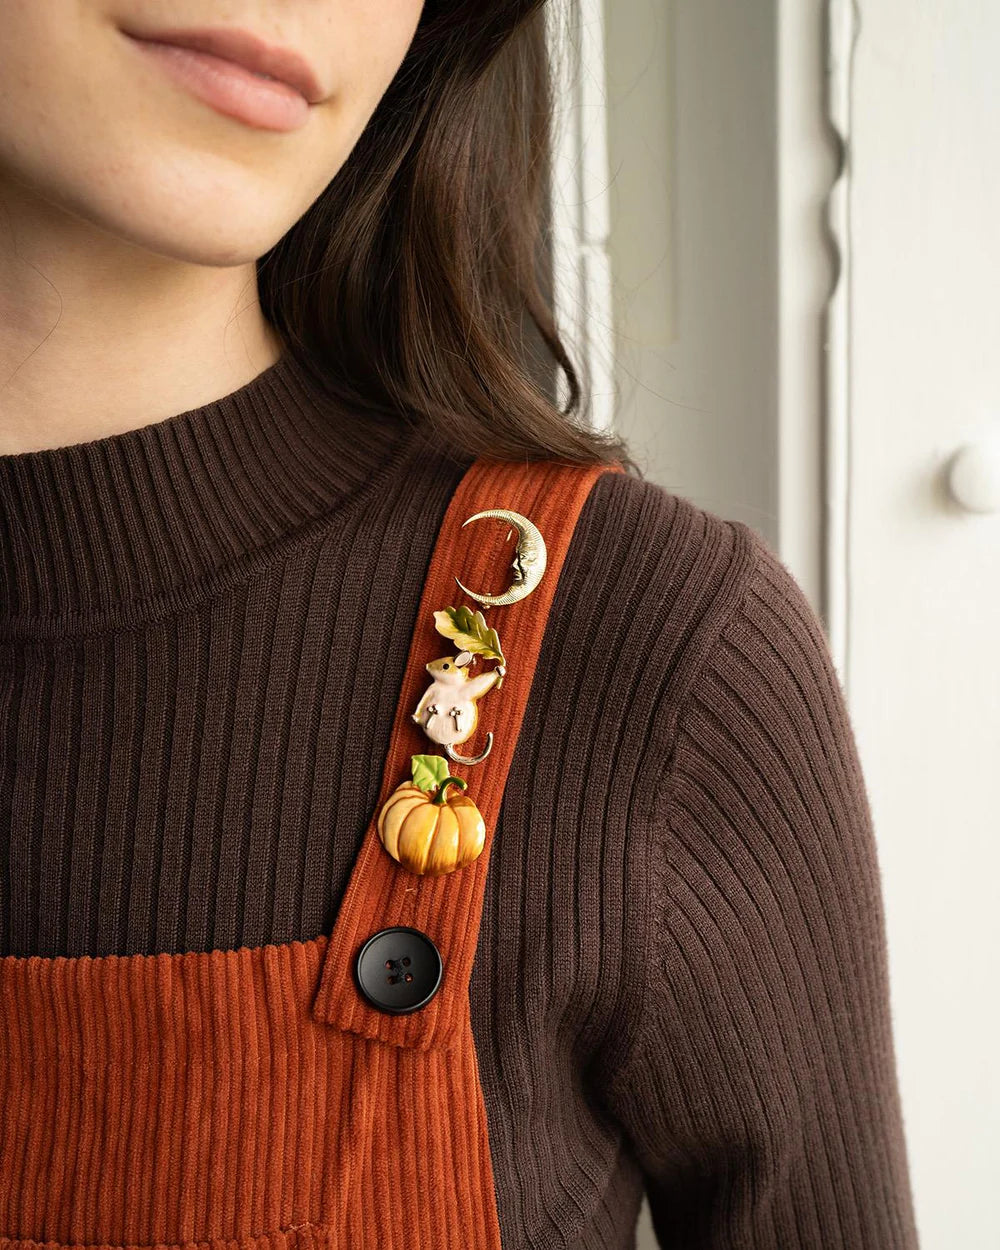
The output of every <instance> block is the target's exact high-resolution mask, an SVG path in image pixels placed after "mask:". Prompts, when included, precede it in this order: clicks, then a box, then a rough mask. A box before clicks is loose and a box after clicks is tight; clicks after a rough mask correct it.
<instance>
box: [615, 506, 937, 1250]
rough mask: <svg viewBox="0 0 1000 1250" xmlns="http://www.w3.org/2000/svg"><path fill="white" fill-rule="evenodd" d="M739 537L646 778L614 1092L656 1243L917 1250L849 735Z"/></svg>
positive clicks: (794, 594)
mask: <svg viewBox="0 0 1000 1250" xmlns="http://www.w3.org/2000/svg"><path fill="white" fill-rule="evenodd" d="M741 528H744V529H745V530H747V527H742V526H741ZM747 532H748V533H750V534H752V535H753V538H752V543H753V546H754V549H755V559H754V561H753V563H752V565H751V566H750V571H749V573H748V574H747V575H746V583H745V591H744V593H743V594H742V596H741V597H739V599H738V606H737V607H736V608H735V610H734V611H733V612H732V615H731V616H730V617H729V619H728V621H727V622H725V623H724V625H723V627H722V628H721V631H720V634H719V636H718V639H717V642H716V644H715V645H714V646H713V647H712V648H711V649H710V652H709V654H708V656H707V658H706V659H705V661H704V662H703V663H702V664H701V665H700V668H699V670H698V672H697V674H696V676H695V677H694V678H693V680H692V683H691V686H690V688H689V689H688V691H687V693H686V695H685V697H684V702H683V705H682V707H681V709H680V712H679V716H678V721H677V731H676V734H675V737H674V741H673V744H672V749H671V750H670V751H669V754H668V757H667V758H666V759H665V761H664V765H663V771H662V773H661V778H660V785H659V788H658V791H657V794H656V803H655V808H654V810H655V812H656V820H655V829H654V835H655V836H654V845H653V847H652V850H651V861H650V874H649V883H650V886H651V897H650V899H649V907H650V912H649V920H650V923H649V944H650V945H649V948H648V951H647V959H646V967H647V968H648V973H649V975H648V976H647V978H646V983H645V987H644V992H643V1006H642V1015H641V1019H640V1023H639V1027H638V1030H637V1032H636V1035H635V1037H634V1038H633V1042H632V1044H631V1046H630V1050H629V1054H628V1057H627V1059H626V1060H625V1062H624V1065H623V1066H622V1067H621V1068H619V1070H618V1072H617V1073H616V1076H615V1078H614V1080H613V1092H612V1095H611V1096H612V1098H613V1101H614V1105H615V1111H616V1113H617V1115H618V1117H619V1119H620V1120H621V1121H622V1122H623V1123H624V1124H625V1126H626V1128H627V1130H628V1132H629V1133H630V1136H631V1138H632V1141H633V1145H634V1149H635V1152H636V1157H637V1158H638V1160H639V1163H640V1165H641V1167H642V1169H643V1172H644V1175H645V1178H646V1192H647V1195H648V1198H649V1201H650V1206H651V1210H652V1215H653V1221H654V1227H655V1229H656V1233H657V1237H658V1240H659V1243H660V1245H661V1246H662V1247H663V1248H664V1250H673V1248H675V1247H676V1248H677V1250H681V1248H683V1250H723V1248H725V1250H736V1248H737V1247H739V1248H740V1250H751V1248H752V1250H779V1247H780V1250H807V1248H808V1250H913V1248H914V1247H916V1245H917V1234H916V1230H915V1223H914V1214H913V1207H912V1197H911V1190H910V1181H909V1175H908V1164H907V1149H906V1143H905V1137H904V1131H903V1121H902V1110H901V1105H900V1098H899V1090H898V1084H897V1074H896V1067H895V1056H894V1041H893V1031H892V1024H891V1019H890V1007H889V987H888V976H887V950H886V941H885V928H884V916H883V904H882V895H881V884H880V870H879V864H878V858H877V853H876V846H875V842H874V836H873V828H872V821H871V815H870V811H869V805H868V799H867V795H866V790H865V783H864V780H863V777H862V772H861V769H860V766H859V759H858V754H857V750H856V746H855V740H854V736H853V731H852V727H851V723H850V720H849V718H848V714H847V711H846V708H845V699H844V695H843V692H842V689H841V686H840V684H839V679H838V677H837V675H836V672H835V670H834V667H833V662H832V658H831V656H830V653H829V650H828V644H827V639H826V635H825V632H824V630H823V628H822V626H821V625H820V622H819V619H818V617H817V616H816V615H815V613H814V611H813V610H812V608H811V606H810V604H809V602H808V600H807V599H806V598H805V595H804V593H803V592H802V590H801V589H800V587H799V586H798V584H797V582H796V581H795V580H794V579H793V577H792V575H791V573H790V572H789V571H788V570H787V568H786V567H785V566H784V565H783V564H782V563H781V562H780V560H779V559H778V558H777V556H776V555H774V553H773V552H772V551H771V550H770V548H769V547H767V546H766V544H765V543H764V541H763V540H762V539H760V538H759V537H757V536H756V535H755V534H754V532H753V531H749V530H747Z"/></svg>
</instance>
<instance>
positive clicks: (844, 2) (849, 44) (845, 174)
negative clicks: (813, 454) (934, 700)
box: [823, 0, 860, 695]
mask: <svg viewBox="0 0 1000 1250" xmlns="http://www.w3.org/2000/svg"><path fill="white" fill-rule="evenodd" d="M859 24H860V22H859V14H858V10H857V6H856V4H855V3H854V0H827V7H826V58H825V59H826V64H825V69H826V100H825V104H826V114H827V120H828V122H829V125H830V128H831V130H832V132H833V134H834V135H835V137H836V140H837V142H838V145H839V150H840V161H839V167H838V170H837V177H836V179H835V180H834V182H833V184H832V185H831V187H830V190H829V194H828V196H827V201H826V211H825V222H826V228H827V231H828V235H829V239H830V242H831V246H832V251H833V255H834V260H835V264H836V273H835V277H834V281H833V283H832V284H831V289H830V294H829V298H828V300H827V303H826V307H825V309H824V314H823V348H824V356H823V359H824V362H825V367H824V378H823V400H824V403H823V427H824V428H823V459H824V465H823V486H824V498H823V516H824V524H823V608H824V615H825V618H826V625H827V632H828V635H829V641H830V649H831V652H832V654H833V659H834V663H835V664H836V666H837V669H838V671H839V673H840V678H841V681H842V683H843V684H844V686H845V689H846V688H847V686H848V684H849V679H850V579H851V558H850V555H851V553H850V540H851V200H850V193H851V182H850V175H851V165H850V152H851V146H850V145H851V89H852V82H853V68H854V48H855V44H856V42H857V37H858V30H859ZM848 695H849V692H848Z"/></svg>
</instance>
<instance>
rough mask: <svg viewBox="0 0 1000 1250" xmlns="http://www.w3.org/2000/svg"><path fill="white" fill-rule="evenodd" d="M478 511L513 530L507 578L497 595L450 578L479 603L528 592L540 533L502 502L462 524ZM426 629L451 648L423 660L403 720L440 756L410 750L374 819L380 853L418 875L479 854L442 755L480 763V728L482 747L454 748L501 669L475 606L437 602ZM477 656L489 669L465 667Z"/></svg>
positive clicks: (495, 686) (468, 733)
mask: <svg viewBox="0 0 1000 1250" xmlns="http://www.w3.org/2000/svg"><path fill="white" fill-rule="evenodd" d="M484 517H489V518H495V519H497V520H503V521H506V522H508V523H509V524H510V526H511V529H512V530H516V532H517V535H518V541H517V546H516V550H515V554H514V559H513V562H512V566H511V567H512V569H513V578H512V580H511V584H510V586H509V587H508V588H507V589H506V590H505V591H503V592H502V593H501V594H498V595H492V594H486V593H479V592H476V591H473V590H469V589H468V587H466V586H464V585H462V583H461V582H460V581H459V579H458V578H457V577H456V578H455V581H456V582H457V583H458V585H459V587H460V588H461V589H462V590H464V591H465V593H466V594H467V595H468V596H469V597H470V598H472V599H475V600H476V601H477V602H479V603H481V604H483V606H484V607H486V608H489V607H493V606H504V605H507V604H511V603H516V602H518V600H520V599H523V598H525V597H526V596H527V595H529V594H531V592H532V590H534V589H535V587H536V586H537V585H538V583H539V582H540V581H541V578H542V575H543V574H544V572H545V563H546V552H545V542H544V539H543V538H542V535H541V533H540V532H539V531H538V529H537V527H536V526H535V525H534V524H533V523H532V522H531V521H529V520H528V518H527V517H525V516H522V515H521V514H520V513H519V512H511V511H510V510H509V509H503V508H490V509H488V510H486V511H484V512H477V513H475V515H474V516H471V517H469V518H468V520H466V521H464V522H463V526H465V525H468V524H469V522H470V521H476V520H479V519H480V518H484ZM508 536H509V533H508ZM434 627H435V629H436V630H437V631H438V633H440V634H442V635H444V637H445V638H448V639H450V640H451V642H452V643H453V645H454V646H455V647H456V648H457V654H455V655H446V656H441V657H439V658H437V659H434V660H431V661H430V662H429V663H428V664H426V665H425V668H426V669H427V672H428V673H429V674H430V676H431V684H430V685H429V686H428V687H427V689H426V690H425V691H424V693H423V695H422V696H421V698H420V701H419V703H418V704H417V706H416V708H415V710H414V712H413V713H412V717H411V719H412V720H413V721H414V723H415V724H417V725H419V726H420V727H421V729H423V731H424V733H425V734H426V735H427V736H428V738H430V739H431V741H432V742H435V743H437V744H438V745H439V746H442V747H444V750H445V755H413V756H411V757H410V771H411V776H410V777H409V778H408V779H407V780H406V781H403V782H400V784H399V785H398V786H396V788H395V789H394V790H393V791H392V793H391V794H390V795H389V797H388V798H387V799H386V801H385V803H383V805H382V807H381V809H380V811H379V813H378V818H377V821H376V828H377V830H378V835H379V838H380V839H381V842H382V845H383V846H384V847H385V849H386V850H387V851H388V853H389V854H390V855H391V856H392V857H393V859H395V860H397V861H398V862H399V863H400V864H402V866H403V867H404V868H407V869H409V871H410V872H414V873H417V874H418V875H421V876H425V875H426V876H440V875H442V874H444V873H449V872H455V871H456V870H457V869H459V868H463V867H465V865H466V864H469V863H471V862H472V861H473V860H474V859H477V858H478V856H479V855H480V854H481V853H482V850H483V847H484V845H485V842H486V826H485V824H484V822H483V817H482V813H481V812H480V811H479V809H478V808H477V807H476V804H475V803H474V802H473V800H472V798H471V797H470V796H469V795H468V793H467V790H468V783H467V782H466V781H465V780H463V779H462V778H461V777H455V776H452V775H451V773H450V772H449V768H448V761H449V760H452V761H454V762H455V763H459V764H466V765H472V764H480V763H482V761H483V760H484V759H486V757H487V756H488V755H489V753H490V749H491V747H492V746H493V734H492V732H489V733H487V735H486V741H485V744H484V746H483V749H482V750H481V751H480V752H479V753H478V754H476V755H461V754H459V753H458V752H457V751H456V750H455V748H456V747H457V746H460V745H461V744H462V743H463V742H467V741H468V740H469V739H470V738H471V737H472V736H473V734H474V733H475V732H476V729H477V727H478V724H479V707H478V703H479V700H480V699H481V698H482V697H483V696H484V695H485V694H486V693H487V692H488V691H490V690H499V689H500V688H501V686H502V685H503V679H504V674H505V673H506V671H507V662H506V659H505V657H504V653H503V649H502V647H501V645H500V637H499V635H498V634H497V631H496V630H495V629H494V628H492V626H489V625H487V623H486V618H485V616H484V615H483V613H482V611H480V610H478V609H476V610H473V609H472V608H468V607H459V608H455V607H448V608H444V609H442V610H440V611H436V612H435V613H434ZM477 660H484V661H494V662H495V664H496V667H494V668H490V669H487V670H486V671H485V672H482V673H473V672H472V667H473V665H474V663H475V662H476V661H477ZM446 756H447V758H445V757H446Z"/></svg>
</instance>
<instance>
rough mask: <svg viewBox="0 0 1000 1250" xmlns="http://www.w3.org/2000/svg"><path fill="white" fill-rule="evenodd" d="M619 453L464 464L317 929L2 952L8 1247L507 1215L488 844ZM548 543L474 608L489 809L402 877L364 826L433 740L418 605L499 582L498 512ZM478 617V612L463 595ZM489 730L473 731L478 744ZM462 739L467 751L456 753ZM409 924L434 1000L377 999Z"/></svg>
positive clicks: (457, 1221)
mask: <svg viewBox="0 0 1000 1250" xmlns="http://www.w3.org/2000/svg"><path fill="white" fill-rule="evenodd" d="M606 471H621V467H620V465H618V464H614V465H611V466H607V465H605V466H600V465H598V466H585V467H584V466H574V465H567V464H560V463H556V462H552V461H536V462H528V463H525V464H512V463H508V462H492V461H486V460H477V461H476V462H474V463H473V464H472V465H471V466H470V468H469V469H468V471H467V472H466V473H465V475H464V476H463V478H462V479H461V481H460V482H459V484H458V487H457V489H456V491H455V493H454V495H453V497H452V499H451V500H450V501H449V506H448V509H447V512H446V514H445V517H444V521H443V524H442V526H441V530H440V532H439V534H438V537H437V541H436V545H435V549H434V554H433V557H432V560H431V563H430V567H429V570H428V575H427V579H426V582H425V585H424V590H423V594H422V599H421V604H420V609H419V614H418V617H417V620H416V622H415V628H414V633H413V640H412V644H411V649H410V655H409V660H408V663H407V668H406V672H405V676H404V680H403V684H402V688H401V691H400V696H399V702H398V706H397V710H396V718H395V722H394V727H393V731H392V739H391V746H390V750H389V754H388V758H387V759H386V760H385V761H381V760H378V761H374V760H373V761H372V766H373V767H379V768H382V767H383V765H384V773H383V782H382V789H381V793H380V799H379V803H378V807H377V808H376V811H375V812H374V813H373V815H372V820H371V823H370V824H369V827H368V830H367V832H366V834H365V837H364V840H363V843H362V846H361V849H360V852H359V854H358V858H357V860H356V862H355V864H354V866H353V869H352V874H351V877H350V880H349V884H348V887H347V891H346V894H345V896H344V898H343V902H342V904H341V906H340V910H339V912H338V915H337V919H336V922H335V924H334V926H333V930H332V932H331V933H330V934H325V933H324V934H321V935H320V936H319V937H317V938H315V939H313V940H311V941H291V942H285V943H281V944H272V945H266V946H257V947H242V948H240V949H237V950H214V951H208V952H183V953H180V954H167V953H164V954H156V955H105V956H101V957H97V958H92V957H90V956H74V957H64V956H58V957H53V958H49V957H41V956H34V955H33V956H25V957H21V956H13V955H11V956H6V957H4V958H2V959H0V991H2V998H0V1005H2V1011H3V1018H2V1021H0V1250H28V1248H29V1247H36V1246H37V1245H38V1243H42V1242H44V1243H46V1244H48V1245H55V1246H73V1247H77V1246H80V1247H82V1246H88V1247H104V1246H108V1247H110V1246H115V1247H129V1248H136V1247H140V1246H142V1247H156V1246H169V1247H180V1246H193V1245H194V1244H195V1243H197V1244H199V1245H206V1244H210V1245H212V1246H218V1247H219V1250H221V1247H222V1245H223V1243H224V1244H225V1246H226V1247H227V1250H235V1248H236V1247H239V1248H240V1250H244V1248H246V1247H272V1246H273V1247H286V1246H287V1247H290V1246H295V1247H305V1246H310V1245H313V1244H317V1245H323V1246H325V1247H330V1246H334V1247H338V1248H342V1250H348V1248H350V1250H354V1248H355V1247H371V1248H372V1250H374V1248H375V1247H378V1248H379V1250H450V1248H452V1247H454V1248H455V1250H459V1248H461V1250H470V1248H472V1247H474V1248H475V1250H493V1248H495V1247H499V1246H500V1231H499V1225H498V1221H497V1210H496V1203H495V1197H494V1189H493V1174H492V1167H491V1162H490V1153H489V1138H488V1134H487V1123H486V1112H485V1107H484V1103H483V1096H482V1090H481V1088H480V1084H479V1076H478V1066H477V1061H476V1051H475V1046H474V1042H473V1035H472V1029H471V1022H470V1012H469V993H468V990H469V978H470V974H471V970H472V964H473V958H474V955H475V950H476V944H477V939H478V933H479V924H480V915H481V911H482V903H483V895H484V888H485V880H486V871H487V867H488V864H489V858H490V845H491V842H492V836H493V832H494V828H495V825H496V821H497V817H498V813H499V810H500V801H501V797H502V795H503V790H504V784H505V781H506V777H507V773H508V770H509V768H510V763H511V759H512V756H513V752H514V747H515V744H516V742H517V737H518V732H519V730H520V726H521V723H522V719H523V715H524V711H525V706H526V704H527V699H528V692H529V689H530V686H531V681H532V675H533V672H534V668H535V664H536V660H537V656H538V652H539V648H540V645H541V640H542V634H543V631H544V628H545V623H546V618H547V616H548V612H549V608H550V606H551V603H552V599H553V594H554V591H555V586H556V581H557V579H558V576H559V571H560V568H561V566H562V563H563V559H564V557H565V554H566V550H567V548H568V545H569V541H570V538H571V535H572V532H573V528H574V526H575V524H576V521H577V517H578V515H579V512H580V508H581V507H582V505H583V503H584V500H585V499H586V496H587V494H588V493H589V491H590V489H591V488H592V486H593V484H594V482H595V480H596V478H597V477H598V475H599V474H600V473H602V472H606ZM487 508H505V509H511V510H513V511H516V512H519V513H522V514H524V515H526V516H527V517H528V518H529V519H530V520H531V521H533V522H534V524H535V525H537V526H538V528H539V530H540V531H541V533H542V536H543V538H544V540H545V543H546V546H547V551H548V567H547V571H546V573H545V575H544V576H543V578H542V580H541V583H540V584H539V585H538V586H537V587H536V588H535V589H534V590H533V591H532V593H531V594H529V595H528V596H527V597H526V598H524V599H522V600H520V601H519V602H517V603H514V604H509V605H504V606H502V607H491V608H488V609H487V610H486V616H487V621H488V623H489V624H490V625H493V626H495V627H496V628H497V630H498V631H499V634H500V638H501V642H502V645H503V648H504V653H505V657H506V660H507V675H506V676H505V678H504V681H503V684H502V686H501V687H500V689H498V690H497V691H496V692H494V693H490V694H489V696H488V697H487V698H486V699H484V701H483V704H482V706H481V709H480V716H481V726H482V732H485V730H487V729H491V730H492V731H493V733H494V741H493V745H492V749H491V750H490V752H489V754H488V755H487V757H486V758H485V759H484V760H483V761H482V762H481V763H479V764H476V765H474V766H472V765H465V766H463V765H461V764H453V765H452V766H451V771H452V773H453V775H455V776H459V777H462V778H463V779H464V780H466V781H467V783H468V789H467V791H466V793H467V794H468V795H469V797H470V798H472V799H473V800H474V802H475V803H476V805H477V806H478V807H479V809H480V811H481V812H482V814H483V818H484V821H485V825H486V831H487V837H486V844H485V848H484V850H483V852H482V854H481V855H480V856H479V857H478V859H476V860H474V861H473V862H472V863H471V864H467V865H466V866H465V867H464V868H460V869H458V870H457V871H455V872H452V873H449V874H447V875H444V876H439V877H428V876H418V875H416V874H414V873H412V872H409V871H408V870H407V869H405V868H403V867H402V866H401V865H400V864H398V863H397V862H396V861H395V860H394V859H393V858H392V857H391V856H390V855H389V854H388V852H387V851H386V850H385V848H384V847H383V846H382V844H381V841H380V839H379V836H378V832H377V829H376V827H375V817H376V815H377V812H378V810H379V809H380V808H381V806H382V803H383V802H384V800H385V798H386V797H387V796H388V794H389V793H390V791H391V790H393V789H394V788H395V786H396V785H397V784H398V783H400V782H401V781H404V780H407V779H408V778H409V776H410V756H411V755H412V754H414V753H439V752H440V750H441V748H439V747H438V746H437V745H436V744H435V743H434V742H432V741H431V740H430V739H429V738H428V737H427V736H426V735H425V734H424V732H423V730H422V729H421V728H420V727H419V726H418V725H416V724H415V723H414V722H413V721H412V719H411V714H412V713H413V711H414V708H415V707H416V705H417V702H418V701H419V699H420V696H421V694H422V693H423V691H424V690H425V689H426V687H427V684H428V681H429V678H428V674H427V671H426V670H425V667H424V666H425V664H426V663H428V662H429V661H430V660H432V659H434V658H435V657H439V656H441V655H443V654H446V653H447V649H448V646H449V643H448V641H447V640H446V639H444V638H442V636H441V635H440V634H439V633H438V632H437V630H436V629H435V625H434V612H435V611H436V610H440V609H443V608H445V607H447V606H456V607H457V606H459V605H460V604H461V603H462V602H463V601H464V600H465V596H464V594H463V592H462V591H461V590H459V588H458V586H457V585H456V583H455V580H454V578H455V575H456V574H457V575H458V576H459V577H460V578H461V580H462V581H463V583H464V584H465V585H466V586H471V587H472V588H473V589H475V590H477V591H489V592H491V593H499V592H500V591H502V590H504V589H505V588H506V587H507V586H508V585H509V584H510V577H509V574H510V562H511V556H512V554H513V542H512V541H510V536H509V534H508V526H506V525H503V524H502V523H498V522H496V521H492V522H491V521H478V522H476V523H475V524H474V525H470V526H468V527H466V528H463V526H462V523H463V521H464V520H465V519H466V518H467V517H469V516H471V515H472V514H473V513H474V512H478V511H480V510H482V509H487ZM470 606H472V607H474V608H478V607H479V605H478V604H472V605H470ZM481 741H482V739H481V733H480V732H479V731H477V734H476V735H475V740H474V741H470V742H469V743H468V749H471V750H472V751H476V750H478V749H479V748H480V746H481ZM463 750H466V748H463ZM394 926H407V927H409V928H411V929H416V930H418V931H420V933H422V934H424V935H426V936H427V937H428V938H430V939H431V941H432V942H433V943H434V945H435V946H436V947H437V950H438V952H439V953H440V957H441V961H442V964H443V972H442V976H441V979H440V983H439V986H438V989H437V991H436V992H435V993H434V994H433V997H431V998H430V1000H429V1001H428V1002H427V1004H426V1005H425V1006H423V1007H421V1008H420V1009H419V1010H415V1011H412V1012H410V1013H408V1014H388V1013H387V1012H385V1011H382V1010H379V1009H376V1008H375V1007H374V1006H372V1005H371V1004H370V1002H369V1001H366V999H365V998H364V997H363V996H362V994H361V993H360V992H359V985H358V982H357V976H358V973H357V971H356V968H355V961H356V958H357V955H358V952H359V949H360V948H361V947H362V946H363V944H364V943H365V941H366V940H367V939H368V938H369V937H371V936H372V935H373V934H375V933H377V932H378V931H381V930H384V929H386V928H390V927H394Z"/></svg>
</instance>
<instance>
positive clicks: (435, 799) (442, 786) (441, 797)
mask: <svg viewBox="0 0 1000 1250" xmlns="http://www.w3.org/2000/svg"><path fill="white" fill-rule="evenodd" d="M452 782H454V783H455V785H456V786H461V787H462V789H463V790H464V789H465V787H466V786H467V785H468V784H469V783H468V782H467V781H463V780H462V778H461V777H445V779H444V781H442V782H441V784H440V786H439V787H438V792H437V794H435V796H434V797H433V798H432V799H431V802H432V803H440V804H443V803H444V801H445V799H444V792H445V788H446V787H447V786H449V785H451V783H452Z"/></svg>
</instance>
